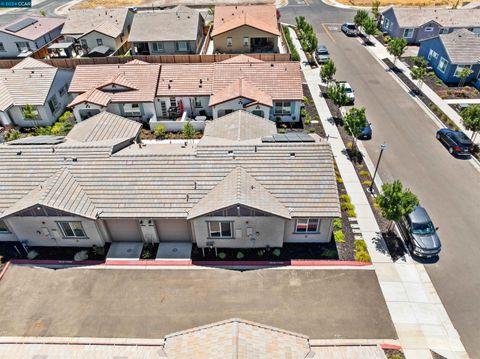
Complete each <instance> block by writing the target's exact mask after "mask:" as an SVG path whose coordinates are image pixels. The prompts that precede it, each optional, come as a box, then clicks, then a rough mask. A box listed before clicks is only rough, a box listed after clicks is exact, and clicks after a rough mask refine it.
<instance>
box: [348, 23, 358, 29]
mask: <svg viewBox="0 0 480 359" xmlns="http://www.w3.org/2000/svg"><path fill="white" fill-rule="evenodd" d="M347 29H350V30H355V29H356V26H355V24H347Z"/></svg>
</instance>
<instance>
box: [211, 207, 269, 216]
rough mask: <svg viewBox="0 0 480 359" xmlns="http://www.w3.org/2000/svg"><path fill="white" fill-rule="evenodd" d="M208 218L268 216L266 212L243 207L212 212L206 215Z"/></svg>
mask: <svg viewBox="0 0 480 359" xmlns="http://www.w3.org/2000/svg"><path fill="white" fill-rule="evenodd" d="M208 216H209V217H265V216H270V214H268V213H266V212H262V211H259V210H258V209H253V208H249V207H244V206H232V207H228V208H223V209H220V210H218V211H214V212H211V213H209V214H208Z"/></svg>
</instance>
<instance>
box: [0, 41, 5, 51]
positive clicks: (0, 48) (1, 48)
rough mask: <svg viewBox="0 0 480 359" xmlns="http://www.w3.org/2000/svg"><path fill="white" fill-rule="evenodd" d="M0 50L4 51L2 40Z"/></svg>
mask: <svg viewBox="0 0 480 359" xmlns="http://www.w3.org/2000/svg"><path fill="white" fill-rule="evenodd" d="M0 51H2V52H5V51H7V50H5V46H3V42H0Z"/></svg>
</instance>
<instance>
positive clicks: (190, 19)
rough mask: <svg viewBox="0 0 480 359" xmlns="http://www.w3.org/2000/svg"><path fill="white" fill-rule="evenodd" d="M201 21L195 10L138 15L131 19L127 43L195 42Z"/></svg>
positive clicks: (198, 13)
mask: <svg viewBox="0 0 480 359" xmlns="http://www.w3.org/2000/svg"><path fill="white" fill-rule="evenodd" d="M201 19H202V17H201V15H200V12H198V11H196V10H192V11H190V12H188V11H185V12H184V11H179V12H175V11H171V10H166V11H160V12H159V11H156V12H144V13H139V14H136V15H135V17H134V18H133V23H132V29H131V31H130V35H129V37H128V41H129V42H149V41H196V40H197V37H198V31H199V27H201V25H200V23H201Z"/></svg>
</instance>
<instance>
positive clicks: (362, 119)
mask: <svg viewBox="0 0 480 359" xmlns="http://www.w3.org/2000/svg"><path fill="white" fill-rule="evenodd" d="M343 122H344V123H345V130H347V133H348V134H349V135H350V136H352V144H353V146H352V152H353V153H356V152H357V141H356V140H357V137H358V136H360V134H361V133H362V131H363V129H364V128H365V127H366V126H367V125H368V122H367V116H366V115H365V108H363V107H362V108H355V107H353V108H351V109H350V110H348V112H347V114H346V115H345V116H344V118H343Z"/></svg>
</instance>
